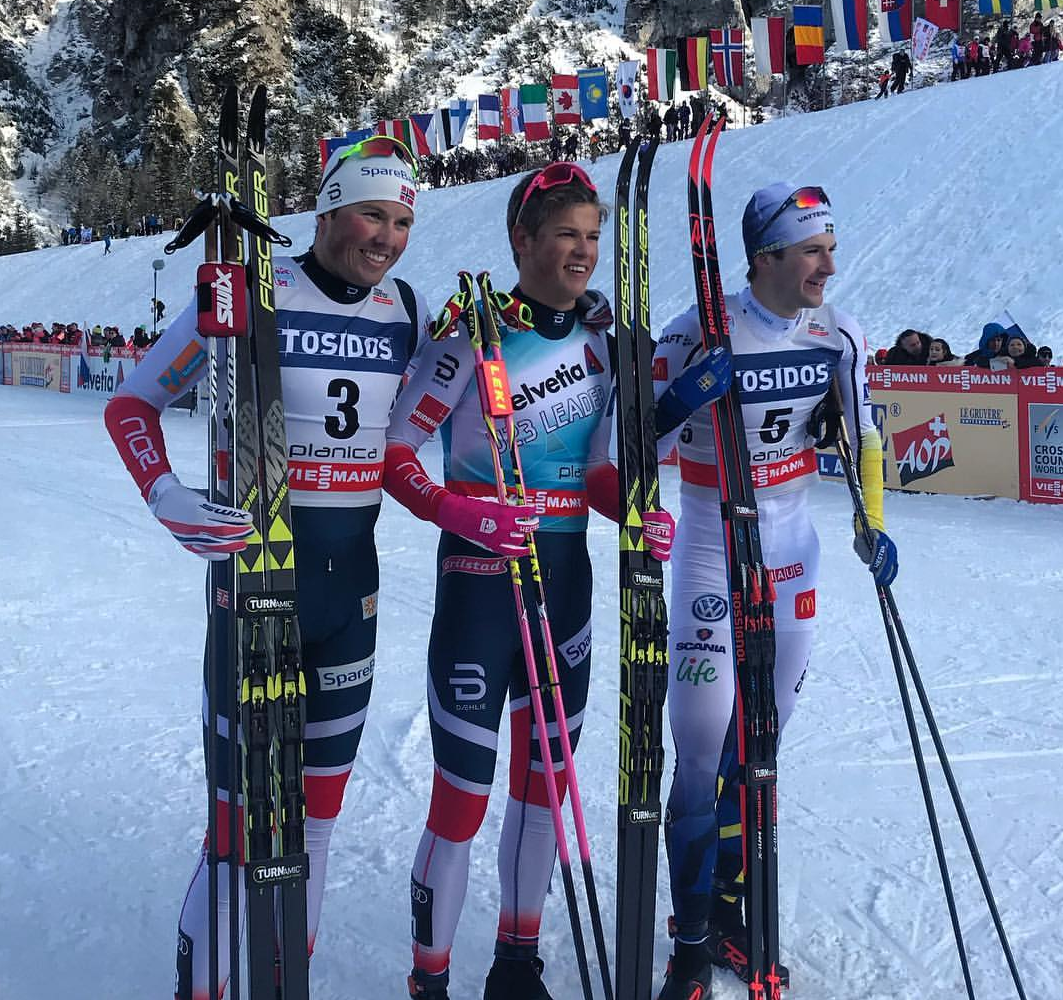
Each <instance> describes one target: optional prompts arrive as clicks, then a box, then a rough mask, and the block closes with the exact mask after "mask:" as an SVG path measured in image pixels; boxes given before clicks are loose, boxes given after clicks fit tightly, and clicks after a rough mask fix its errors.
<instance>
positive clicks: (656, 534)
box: [642, 510, 675, 562]
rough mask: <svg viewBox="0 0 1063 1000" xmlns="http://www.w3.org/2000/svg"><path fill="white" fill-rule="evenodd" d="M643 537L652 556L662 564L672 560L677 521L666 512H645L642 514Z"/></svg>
mask: <svg viewBox="0 0 1063 1000" xmlns="http://www.w3.org/2000/svg"><path fill="white" fill-rule="evenodd" d="M642 537H643V538H645V539H646V545H647V546H648V547H649V550H650V555H651V556H653V558H654V559H659V560H660V561H661V562H668V560H669V559H671V558H672V542H673V541H674V539H675V519H674V518H673V517H672V515H671V514H669V513H668V511H666V510H652V511H644V512H643V514H642Z"/></svg>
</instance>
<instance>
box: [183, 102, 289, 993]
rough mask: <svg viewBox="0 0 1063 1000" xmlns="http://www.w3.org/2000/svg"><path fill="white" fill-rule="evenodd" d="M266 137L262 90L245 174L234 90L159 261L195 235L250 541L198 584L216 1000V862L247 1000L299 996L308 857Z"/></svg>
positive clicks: (215, 480) (216, 492) (233, 956)
mask: <svg viewBox="0 0 1063 1000" xmlns="http://www.w3.org/2000/svg"><path fill="white" fill-rule="evenodd" d="M265 132H266V91H265V88H264V87H261V86H260V87H258V88H257V89H256V90H255V92H254V96H253V97H252V100H251V105H250V108H249V111H248V117H247V132H246V141H245V146H244V150H243V154H244V157H243V158H244V164H243V165H244V172H243V176H242V177H241V170H240V148H239V139H238V133H239V108H238V98H237V92H236V88H235V87H230V88H229V89H228V90H227V91H226V94H225V97H224V100H223V103H222V108H221V116H220V123H219V130H218V193H217V194H213V195H208V196H205V197H204V198H203V199H202V200H201V202H200V204H199V206H197V208H196V210H195V211H194V212H193V213H191V214H190V216H189V219H188V222H187V223H186V225H185V227H184V228H183V229H182V232H181V233H179V234H178V236H177V237H176V238H175V239H174V241H173V243H172V244H171V245H170V246H169V247H167V252H173V251H174V250H176V249H178V248H179V247H181V246H185V245H187V244H188V243H189V242H191V240H192V239H194V238H195V237H196V236H197V235H199V233H200V232H204V233H205V235H206V247H205V259H206V263H204V264H203V265H201V267H200V270H199V275H198V285H197V295H198V308H199V316H200V322H199V329H200V332H201V333H202V334H204V336H207V337H208V344H209V362H210V365H209V370H210V432H209V433H210V479H209V499H210V500H211V501H212V502H214V503H217V504H219V505H223V506H232V507H238V508H240V509H243V510H246V511H249V512H250V513H251V515H252V522H253V524H254V532H253V533H252V535H251V536H250V538H249V539H248V546H247V548H246V549H244V550H243V551H242V552H239V553H237V555H236V557H235V558H234V559H228V560H225V561H224V562H214V563H211V566H210V575H209V592H208V624H207V664H206V678H207V751H206V752H207V782H208V835H207V866H208V896H209V903H208V907H209V928H208V931H209V938H210V940H209V949H210V955H209V976H210V983H209V996H210V1000H216V998H217V996H218V994H219V992H220V988H221V983H220V982H219V978H220V977H219V965H220V961H219V955H220V952H221V949H222V943H221V941H220V940H219V927H218V896H219V885H218V866H219V864H221V863H223V862H224V863H226V864H227V867H228V895H229V906H228V914H229V926H228V928H227V931H228V935H227V950H228V955H229V963H228V964H229V975H230V980H229V990H228V996H229V997H231V998H235V997H239V995H240V959H239V955H240V915H241V910H242V907H241V905H240V900H241V892H240V888H241V887H240V883H239V872H240V868H241V865H242V867H243V871H244V886H243V889H244V893H243V895H244V897H246V909H247V971H248V980H249V981H248V995H249V997H250V998H251V1000H275V998H278V997H279V998H280V1000H308V997H309V964H308V955H307V914H306V880H307V877H308V875H309V858H308V857H307V854H306V851H305V843H304V822H305V811H306V810H305V797H304V794H303V766H302V753H303V732H304V728H305V719H306V688H305V682H304V678H303V674H302V668H301V661H300V642H299V625H298V619H297V606H296V594H295V561H294V552H293V540H292V528H291V525H292V519H291V508H290V503H289V496H288V449H287V443H286V439H285V432H284V405H283V401H282V397H281V372H280V351H279V346H278V338H277V320H276V309H275V305H274V286H273V269H272V246H271V244H272V243H280V244H282V245H290V243H291V241H290V240H287V238H286V237H282V236H280V235H279V234H278V233H276V232H275V231H274V230H272V229H271V228H270V226H269V196H268V187H267V180H266V167H265V139H266V134H265ZM241 195H245V196H246V200H245V198H244V197H241ZM244 236H246V237H247V239H246V257H247V269H246V272H245V264H244V257H245V246H244V244H245V240H244ZM219 256H220V258H221V259H220V260H219ZM248 301H249V302H250V310H249V312H248V310H247V308H246V306H245V303H246V302H248ZM223 719H224V723H223V721H222V720H223ZM237 720H238V721H239V735H240V742H239V743H238V740H237ZM223 728H224V729H225V733H224V734H225V735H226V736H227V738H228V757H227V767H226V770H227V772H228V785H229V791H228V809H227V830H226V832H227V837H225V838H224V839H225V840H226V841H227V844H228V846H227V849H226V850H225V852H224V854H223V853H222V851H221V847H220V845H221V841H222V838H221V836H220V834H221V831H220V829H219V809H218V798H219V774H220V764H221V761H220V760H219V754H218V746H217V743H218V740H219V738H220V737H221V736H222V735H223ZM238 788H242V798H243V806H242V809H240V808H238V807H237V789H238ZM241 816H242V820H243V821H242V822H241ZM241 848H242V850H241ZM278 911H279V912H278ZM182 943H183V944H184V942H182ZM189 995H190V994H189Z"/></svg>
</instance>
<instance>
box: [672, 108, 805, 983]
mask: <svg viewBox="0 0 1063 1000" xmlns="http://www.w3.org/2000/svg"><path fill="white" fill-rule="evenodd" d="M722 127H723V119H722V118H721V119H719V120H717V121H716V122H715V123H714V122H713V121H712V120H710V119H707V120H706V121H705V123H704V124H703V125H702V127H701V129H700V130H699V131H698V135H697V138H696V139H695V141H694V147H693V150H692V152H691V156H690V174H689V183H688V201H689V208H690V243H691V251H692V255H693V261H694V285H695V289H696V292H697V301H698V315H699V318H700V321H701V332H702V343H703V346H704V347H705V349H706V350H710V349H711V348H713V347H718V346H726V347H728V348H729V347H730V334H729V332H728V329H727V312H726V309H725V306H724V297H723V283H722V280H721V276H720V265H719V259H718V256H717V251H716V234H715V226H714V221H713V211H712V159H713V153H714V152H715V149H716V142H717V140H718V139H719V136H720V132H721V130H722ZM711 412H712V426H713V433H714V436H715V439H716V458H717V465H718V468H719V470H720V476H719V479H720V485H719V488H720V505H721V511H722V515H723V529H724V539H725V544H726V547H727V554H728V555H727V557H728V581H729V588H730V603H731V612H732V616H733V620H734V626H733V627H734V655H735V674H736V681H737V683H736V685H735V691H736V697H735V719H736V726H737V744H738V761H739V770H740V774H741V781H742V788H741V803H742V840H743V857H744V862H745V882H744V891H745V917H746V927H747V932H748V941H747V946H748V959H749V967H748V987H749V996H750V998H751V1000H777V998H778V997H779V996H780V992H781V987H782V986H783V985H789V984H788V983H783V981H782V980H781V978H780V976H779V972H778V969H779V965H780V963H779V899H778V835H777V829H776V818H777V800H776V780H777V772H776V758H775V754H776V743H777V738H778V729H779V720H778V712H777V710H776V706H775V684H774V673H775V621H774V611H773V601H774V597H775V595H774V589H773V587H772V584H771V580H770V578H769V576H768V572H767V569H766V568H765V566H764V563H763V558H762V556H761V543H760V526H759V522H758V515H757V504H756V498H755V496H754V492H753V483H752V479H751V477H750V469H749V450H748V446H747V443H746V434H745V425H744V423H743V420H742V404H741V399H740V397H739V390H738V381H737V380H736V381H735V382H734V383H733V384H732V386H731V390H730V391H729V392H728V393H727V394H726V395H725V396H723V397H722V398H721V399H720V400H718V401H717V402H716V404H715V405H714V406H713V407H712V410H711Z"/></svg>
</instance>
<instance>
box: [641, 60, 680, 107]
mask: <svg viewBox="0 0 1063 1000" xmlns="http://www.w3.org/2000/svg"><path fill="white" fill-rule="evenodd" d="M675 62H676V51H675V49H647V50H646V69H647V71H648V73H649V86H650V92H649V98H650V100H651V101H671V100H672V99H673V98H674V96H675Z"/></svg>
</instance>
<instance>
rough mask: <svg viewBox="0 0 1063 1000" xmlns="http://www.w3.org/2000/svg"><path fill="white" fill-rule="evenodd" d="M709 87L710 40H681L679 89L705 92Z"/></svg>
mask: <svg viewBox="0 0 1063 1000" xmlns="http://www.w3.org/2000/svg"><path fill="white" fill-rule="evenodd" d="M708 85H709V40H708V39H707V38H680V39H679V89H680V90H705V88H706V87H708Z"/></svg>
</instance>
